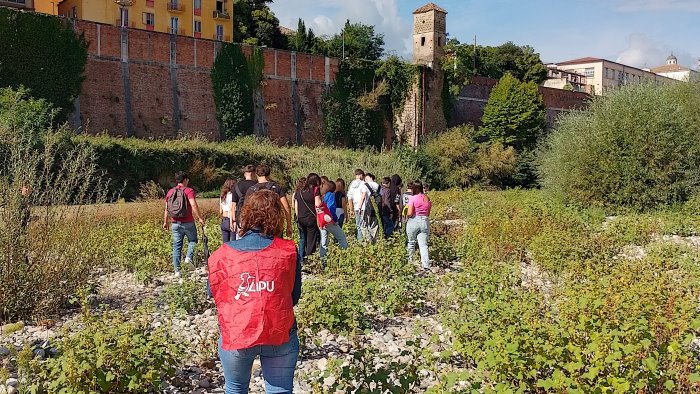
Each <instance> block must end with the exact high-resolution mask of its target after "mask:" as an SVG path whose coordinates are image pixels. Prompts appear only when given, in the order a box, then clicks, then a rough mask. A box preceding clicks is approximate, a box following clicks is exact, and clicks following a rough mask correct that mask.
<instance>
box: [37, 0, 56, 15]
mask: <svg viewBox="0 0 700 394" xmlns="http://www.w3.org/2000/svg"><path fill="white" fill-rule="evenodd" d="M60 1H61V0H34V11H36V12H41V13H42V14H50V15H58V3H59V2H60Z"/></svg>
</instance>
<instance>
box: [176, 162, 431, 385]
mask: <svg viewBox="0 0 700 394" xmlns="http://www.w3.org/2000/svg"><path fill="white" fill-rule="evenodd" d="M269 176H270V168H269V167H268V166H266V165H259V166H257V167H255V166H252V165H249V166H246V167H245V168H244V169H243V178H244V179H243V180H240V181H236V180H235V179H233V178H229V179H227V180H226V182H225V183H224V185H223V187H222V190H221V195H220V198H219V213H220V215H221V234H222V237H223V241H224V244H223V245H222V246H221V248H219V249H218V250H216V251H215V252H214V253H213V254H212V255H211V256H210V257H209V260H208V270H209V274H208V279H209V287H210V291H211V294H212V296H213V297H214V301H215V302H216V306H217V313H218V320H219V329H220V333H221V336H220V339H219V357H220V359H221V364H222V367H223V370H224V378H225V392H226V393H227V394H234V393H247V392H248V387H249V384H250V376H251V369H252V364H253V361H254V360H255V358H256V357H258V356H259V357H260V362H261V366H262V371H263V378H264V380H265V390H266V392H268V393H271V392H274V393H291V392H292V389H293V381H294V371H295V367H296V361H297V357H298V354H299V339H298V335H297V324H296V319H295V317H294V306H295V305H296V304H297V303H298V301H299V298H300V297H301V280H302V275H301V268H302V264H303V261H304V258H305V257H307V256H309V255H311V254H313V253H315V251H316V249H317V248H318V246H319V245H320V255H321V257H322V259H325V257H326V256H327V253H328V242H329V235H330V236H332V237H333V238H334V239H335V240H336V241H337V243H338V245H339V247H341V248H347V246H348V242H347V237H346V235H345V232H344V231H343V225H344V223H345V222H346V219H347V218H348V216H354V218H355V223H356V224H357V233H356V234H355V235H356V237H357V239H358V240H364V241H366V242H372V243H374V242H377V238H378V233H379V223H381V224H382V228H383V234H384V236H385V237H387V238H389V237H392V235H393V234H394V233H395V231H396V230H398V229H401V228H405V231H406V236H407V251H408V260H409V262H410V261H411V260H412V257H413V253H414V252H415V249H416V245H418V246H419V249H420V255H421V267H422V268H423V269H428V268H430V260H429V257H428V236H429V232H430V221H429V219H428V218H429V216H430V210H431V207H432V203H431V202H430V199H429V198H428V197H427V196H426V195H425V193H424V188H423V184H422V183H421V182H420V181H414V182H410V183H409V184H408V188H407V191H406V192H405V193H404V192H402V189H403V184H402V180H401V177H400V176H398V175H394V176H392V177H386V178H383V179H382V180H381V185H380V184H378V183H377V182H376V179H375V177H374V175H372V174H369V173H368V174H365V173H364V171H362V170H356V171H355V179H354V180H353V181H352V182H351V183H350V186H349V188H348V189H347V191H346V188H345V181H344V180H343V179H336V180H335V181H332V180H330V179H329V178H327V177H323V176H319V175H318V174H316V173H311V174H309V175H308V176H306V177H304V178H302V179H299V180H298V182H297V185H296V189H295V191H294V193H293V199H292V200H293V208H294V218H295V220H294V221H295V222H296V225H297V230H298V232H299V245H298V247H297V245H295V244H294V241H292V240H291V238H292V228H293V224H292V223H293V221H292V217H293V216H292V209H291V208H292V207H291V206H290V204H289V201H288V199H287V194H286V192H285V190H284V189H283V187H282V186H281V185H279V184H278V183H276V182H274V181H272V180H270V179H269ZM254 177H255V178H256V179H254ZM175 180H176V182H177V185H176V186H175V187H173V188H172V189H170V190H169V191H168V193H167V194H166V198H165V200H166V201H165V211H164V219H163V228H164V229H167V228H168V225H169V224H170V225H171V226H170V228H171V232H172V243H173V267H174V270H175V275H176V276H180V268H181V264H180V259H181V257H180V256H181V253H182V249H183V244H184V238H185V237H187V241H188V248H187V252H186V255H185V265H192V261H193V255H194V248H195V246H196V244H197V228H196V225H195V219H196V221H198V222H199V223H200V224H201V225H202V226H203V225H204V218H203V217H202V215H201V212H200V210H199V207H198V205H197V200H196V193H195V191H194V190H193V189H192V188H191V187H189V178H188V176H187V174H186V173H184V172H178V173H177V174H175ZM285 237H286V238H287V239H285Z"/></svg>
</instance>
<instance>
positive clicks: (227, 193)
mask: <svg viewBox="0 0 700 394" xmlns="http://www.w3.org/2000/svg"><path fill="white" fill-rule="evenodd" d="M235 187H236V180H235V179H233V178H227V179H226V182H224V186H222V187H221V195H220V196H219V216H221V239H222V240H223V242H224V243H226V242H229V241H233V240H234V239H236V237H235V231H236V230H235V229H236V225H235V219H234V216H233V211H232V205H233V190H234V188H235Z"/></svg>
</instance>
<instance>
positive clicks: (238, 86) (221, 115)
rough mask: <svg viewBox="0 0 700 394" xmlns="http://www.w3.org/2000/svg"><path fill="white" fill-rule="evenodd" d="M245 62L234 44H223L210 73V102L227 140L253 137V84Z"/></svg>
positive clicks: (238, 48)
mask: <svg viewBox="0 0 700 394" xmlns="http://www.w3.org/2000/svg"><path fill="white" fill-rule="evenodd" d="M250 75H251V72H250V69H249V64H248V60H247V59H246V57H245V55H244V54H243V51H241V47H240V46H239V45H237V44H226V45H224V47H223V48H222V49H221V52H220V53H219V55H218V56H217V57H216V60H215V61H214V67H212V70H211V78H212V85H213V88H214V103H215V104H216V115H217V118H218V120H219V127H220V129H221V133H222V134H223V136H224V137H225V138H227V139H230V138H233V137H236V136H242V135H250V134H253V120H254V116H253V89H254V86H252V85H253V82H252V81H251V77H250Z"/></svg>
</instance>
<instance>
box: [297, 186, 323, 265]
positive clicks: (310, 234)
mask: <svg viewBox="0 0 700 394" xmlns="http://www.w3.org/2000/svg"><path fill="white" fill-rule="evenodd" d="M320 186H321V178H320V177H319V176H318V174H315V173H311V174H309V175H308V176H307V177H306V183H305V184H304V187H303V188H302V189H301V190H300V191H299V192H297V193H295V194H294V203H295V206H296V207H297V208H298V211H297V223H298V225H299V230H300V237H304V240H305V243H304V250H303V251H300V253H301V255H302V257H304V258H306V257H308V256H311V255H312V254H314V253H315V252H316V247H317V246H318V240H319V238H320V235H321V234H320V231H319V227H318V223H317V221H316V209H315V207H317V206H320V205H321V191H320V190H319V187H320Z"/></svg>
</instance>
